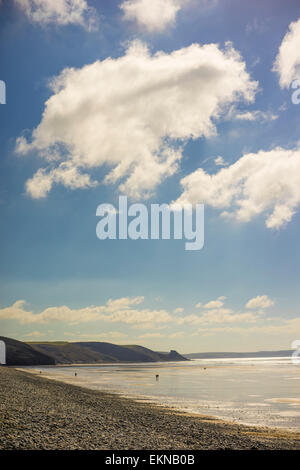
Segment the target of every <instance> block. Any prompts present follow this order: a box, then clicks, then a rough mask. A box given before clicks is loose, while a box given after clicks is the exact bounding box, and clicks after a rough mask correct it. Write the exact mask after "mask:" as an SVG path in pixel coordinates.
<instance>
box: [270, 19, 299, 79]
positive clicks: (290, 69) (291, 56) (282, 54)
mask: <svg viewBox="0 0 300 470" xmlns="http://www.w3.org/2000/svg"><path fill="white" fill-rule="evenodd" d="M299 44H300V18H299V20H298V21H295V22H293V23H291V24H290V26H289V31H288V32H287V33H286V35H285V36H284V38H283V41H282V43H281V45H280V48H279V52H278V55H277V57H276V60H275V63H274V68H273V70H274V71H276V72H277V73H278V74H279V82H280V86H281V87H282V88H288V87H289V86H290V84H291V82H292V81H293V80H295V79H299V78H300V47H299Z"/></svg>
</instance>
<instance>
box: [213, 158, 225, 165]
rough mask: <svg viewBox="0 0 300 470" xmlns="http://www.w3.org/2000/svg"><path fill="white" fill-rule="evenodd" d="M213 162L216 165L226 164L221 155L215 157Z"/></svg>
mask: <svg viewBox="0 0 300 470" xmlns="http://www.w3.org/2000/svg"><path fill="white" fill-rule="evenodd" d="M214 162H215V165H217V166H226V165H227V163H226V162H225V161H224V159H223V157H221V156H219V157H217V158H215V160H214Z"/></svg>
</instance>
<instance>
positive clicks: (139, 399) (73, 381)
mask: <svg viewBox="0 0 300 470" xmlns="http://www.w3.org/2000/svg"><path fill="white" fill-rule="evenodd" d="M133 364H135V363H133ZM83 366H84V364H83ZM55 367H60V366H55ZM69 367H77V364H70V365H69ZM43 368H51V369H53V366H43ZM16 370H20V371H24V372H27V373H29V374H32V375H34V376H37V377H40V378H44V379H48V380H52V381H58V382H60V383H64V384H66V385H74V386H76V387H81V388H83V389H86V390H94V391H98V392H99V393H108V394H112V395H114V396H116V397H120V398H125V399H128V400H132V401H134V402H136V403H144V404H146V405H147V404H148V405H150V406H154V407H158V408H160V409H164V410H166V411H169V412H172V413H179V414H184V415H185V416H191V417H196V418H197V417H200V418H201V419H203V420H205V419H207V420H209V421H216V422H219V423H220V422H221V423H224V424H227V425H234V424H237V425H241V426H247V427H254V428H257V429H268V430H270V431H271V432H274V431H275V432H277V433H280V434H284V433H291V434H296V435H297V434H298V433H299V437H300V430H299V431H298V432H297V431H296V430H295V428H292V427H291V428H289V427H285V426H270V425H267V424H259V423H255V424H254V423H249V422H247V421H242V420H239V421H237V420H235V419H234V418H232V419H230V418H229V417H224V416H218V415H213V414H205V413H198V412H196V411H191V410H185V409H184V408H180V407H176V406H172V405H168V404H165V403H160V402H158V401H155V400H151V399H150V398H148V397H147V396H144V395H135V394H133V393H132V394H130V393H125V392H124V393H123V392H121V391H119V390H113V389H111V390H110V389H99V388H98V387H97V388H96V387H92V386H90V385H86V384H85V383H84V382H83V383H82V382H81V383H78V377H77V378H74V377H68V376H65V377H62V376H59V375H53V376H52V375H47V372H46V373H44V374H40V373H39V368H38V366H37V367H36V368H34V369H33V368H31V367H30V366H26V367H19V366H18V367H16Z"/></svg>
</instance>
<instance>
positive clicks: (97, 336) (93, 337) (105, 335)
mask: <svg viewBox="0 0 300 470" xmlns="http://www.w3.org/2000/svg"><path fill="white" fill-rule="evenodd" d="M64 336H66V337H68V338H72V341H82V340H84V341H103V340H105V339H106V340H107V339H110V340H118V339H123V338H127V336H128V335H127V334H126V333H122V332H121V331H105V332H102V333H73V332H67V331H65V332H64Z"/></svg>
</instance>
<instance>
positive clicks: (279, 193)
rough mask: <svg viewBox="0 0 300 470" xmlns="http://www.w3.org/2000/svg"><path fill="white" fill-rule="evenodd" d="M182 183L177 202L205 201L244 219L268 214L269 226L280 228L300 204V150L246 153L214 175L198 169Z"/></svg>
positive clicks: (247, 219)
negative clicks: (181, 191) (181, 190)
mask: <svg viewBox="0 0 300 470" xmlns="http://www.w3.org/2000/svg"><path fill="white" fill-rule="evenodd" d="M181 184H182V186H183V193H182V194H181V196H180V197H179V198H178V200H177V201H176V203H177V204H185V203H192V204H196V203H206V204H208V205H210V206H212V207H214V208H217V209H222V210H223V212H222V215H223V216H232V217H234V218H235V219H237V220H239V221H242V222H248V221H250V220H251V219H253V218H254V217H255V216H257V215H259V214H265V216H266V226H267V227H268V228H279V227H281V226H283V225H284V224H286V223H287V222H289V221H290V220H291V218H292V216H293V215H294V214H295V212H296V210H297V208H298V206H299V204H300V149H298V148H296V149H293V150H285V149H283V148H276V149H274V150H270V151H263V150H261V151H259V152H258V153H256V154H254V153H250V154H246V155H244V156H243V157H241V158H240V159H239V160H237V161H236V162H235V163H233V164H232V165H230V166H228V167H226V168H222V169H221V170H219V171H218V172H217V173H215V174H208V173H206V172H205V171H204V170H203V169H202V168H199V169H198V170H196V171H195V172H193V173H191V174H190V175H188V176H186V177H185V178H183V179H182V180H181Z"/></svg>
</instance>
